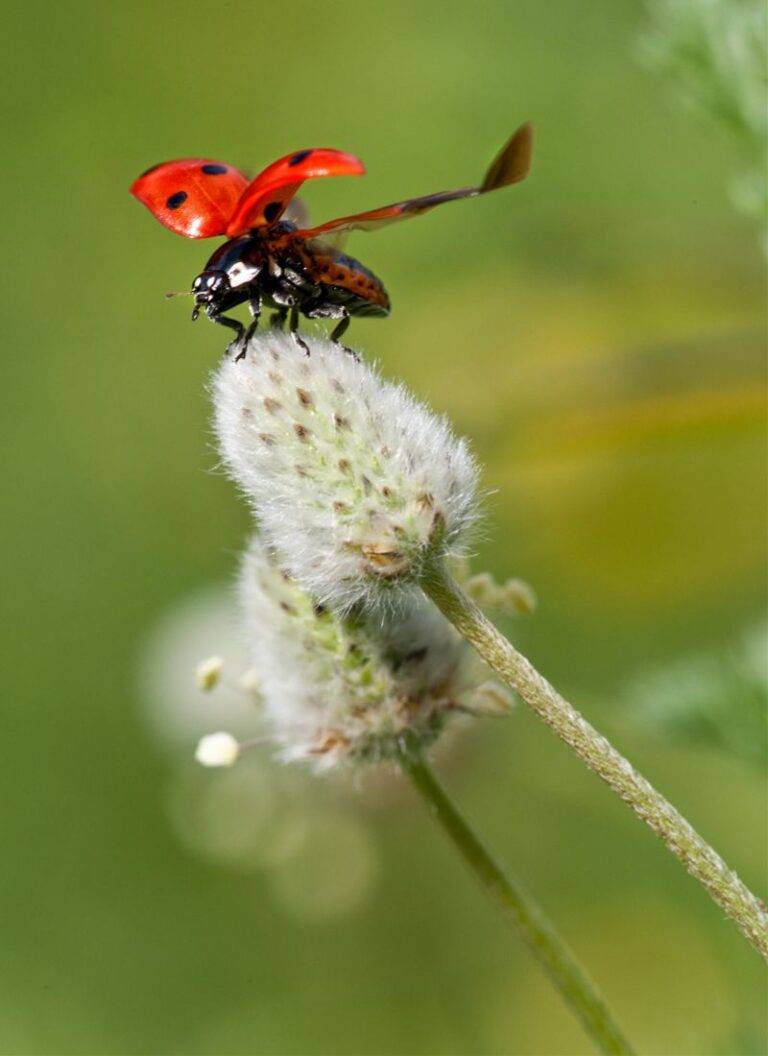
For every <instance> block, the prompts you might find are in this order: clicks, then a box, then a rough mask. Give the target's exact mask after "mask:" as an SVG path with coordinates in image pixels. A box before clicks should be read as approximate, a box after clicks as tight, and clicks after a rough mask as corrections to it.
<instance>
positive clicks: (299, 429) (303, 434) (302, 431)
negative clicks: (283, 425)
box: [293, 422, 310, 442]
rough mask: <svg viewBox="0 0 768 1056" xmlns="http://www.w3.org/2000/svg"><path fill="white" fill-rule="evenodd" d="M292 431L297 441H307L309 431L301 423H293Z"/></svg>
mask: <svg viewBox="0 0 768 1056" xmlns="http://www.w3.org/2000/svg"><path fill="white" fill-rule="evenodd" d="M293 431H294V432H295V433H296V435H297V436H298V438H299V440H304V441H305V442H306V440H308V439H309V436H310V430H309V429H307V427H306V425H302V424H301V422H294V423H293Z"/></svg>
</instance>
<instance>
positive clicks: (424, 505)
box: [416, 491, 435, 510]
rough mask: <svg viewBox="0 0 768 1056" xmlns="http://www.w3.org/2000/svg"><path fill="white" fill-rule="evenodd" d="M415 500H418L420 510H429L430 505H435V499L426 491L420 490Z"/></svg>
mask: <svg viewBox="0 0 768 1056" xmlns="http://www.w3.org/2000/svg"><path fill="white" fill-rule="evenodd" d="M416 501H417V502H418V504H419V506H420V507H421V509H422V510H431V509H432V507H433V506H434V505H435V500H434V499H433V498H432V496H431V495H430V494H429V492H428V491H424V492H422V493H421V495H419V497H418V498H417V500H416Z"/></svg>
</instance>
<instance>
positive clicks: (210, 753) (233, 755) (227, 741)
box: [195, 731, 240, 766]
mask: <svg viewBox="0 0 768 1056" xmlns="http://www.w3.org/2000/svg"><path fill="white" fill-rule="evenodd" d="M239 755H240V745H239V744H238V742H237V741H236V740H235V738H234V737H233V736H232V734H231V733H225V732H224V731H220V732H219V733H209V734H208V735H207V736H206V737H203V738H202V739H201V740H200V742H199V744H198V746H197V748H196V749H195V759H197V761H198V763H202V765H203V766H232V764H233V763H235V762H237V759H238V756H239Z"/></svg>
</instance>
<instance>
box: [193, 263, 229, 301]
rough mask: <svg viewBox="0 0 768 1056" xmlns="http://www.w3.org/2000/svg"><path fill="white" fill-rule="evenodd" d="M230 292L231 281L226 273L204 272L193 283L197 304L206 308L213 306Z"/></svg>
mask: <svg viewBox="0 0 768 1056" xmlns="http://www.w3.org/2000/svg"><path fill="white" fill-rule="evenodd" d="M228 291H229V279H228V278H227V275H226V272H224V271H218V270H217V271H203V272H201V273H200V274H199V275H198V276H197V278H196V279H195V281H194V282H193V283H192V293H193V294H194V295H195V304H196V305H200V306H204V305H208V304H213V302H214V301H218V300H221V298H222V297H223V296H224V294H226V293H227V292H228Z"/></svg>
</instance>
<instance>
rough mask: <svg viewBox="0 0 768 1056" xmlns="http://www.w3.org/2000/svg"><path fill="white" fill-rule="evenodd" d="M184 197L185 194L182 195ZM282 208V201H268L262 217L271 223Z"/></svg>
mask: <svg viewBox="0 0 768 1056" xmlns="http://www.w3.org/2000/svg"><path fill="white" fill-rule="evenodd" d="M184 197H186V195H185V196H184ZM282 208H283V203H282V202H270V203H269V205H265V206H264V219H265V220H266V221H267V222H268V223H271V222H272V221H273V220H275V219H276V218H277V217H278V216H279V215H280V210H281V209H282Z"/></svg>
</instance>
